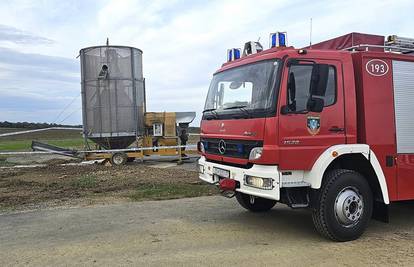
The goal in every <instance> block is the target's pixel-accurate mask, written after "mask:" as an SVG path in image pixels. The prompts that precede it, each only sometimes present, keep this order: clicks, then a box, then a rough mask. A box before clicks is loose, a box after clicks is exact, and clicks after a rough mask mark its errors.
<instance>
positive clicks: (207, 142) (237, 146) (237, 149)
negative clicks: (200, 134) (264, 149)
mask: <svg viewBox="0 0 414 267" xmlns="http://www.w3.org/2000/svg"><path fill="white" fill-rule="evenodd" d="M221 141H222V142H221ZM201 142H203V145H204V149H205V151H206V153H208V154H214V155H221V156H225V157H233V158H243V159H247V158H249V154H250V151H251V150H252V149H253V148H254V147H261V146H263V142H262V141H247V140H229V139H212V138H201ZM220 142H221V144H223V142H224V144H225V150H224V153H222V151H223V150H221V151H220V149H219V148H220Z"/></svg>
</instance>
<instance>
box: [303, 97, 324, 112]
mask: <svg viewBox="0 0 414 267" xmlns="http://www.w3.org/2000/svg"><path fill="white" fill-rule="evenodd" d="M324 105H325V101H324V100H323V99H322V98H312V97H310V98H309V100H308V103H307V104H306V106H307V110H308V111H313V112H322V110H323V107H324Z"/></svg>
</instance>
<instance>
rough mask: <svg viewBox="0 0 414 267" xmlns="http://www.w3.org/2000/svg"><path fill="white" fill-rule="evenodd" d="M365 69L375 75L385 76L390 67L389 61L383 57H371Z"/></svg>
mask: <svg viewBox="0 0 414 267" xmlns="http://www.w3.org/2000/svg"><path fill="white" fill-rule="evenodd" d="M365 69H366V70H367V72H368V73H369V74H371V75H373V76H384V75H385V74H387V73H388V70H389V67H388V64H387V62H385V61H383V60H381V59H371V60H370V61H368V62H367V64H366V65H365Z"/></svg>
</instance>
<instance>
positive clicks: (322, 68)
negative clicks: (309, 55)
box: [309, 64, 329, 97]
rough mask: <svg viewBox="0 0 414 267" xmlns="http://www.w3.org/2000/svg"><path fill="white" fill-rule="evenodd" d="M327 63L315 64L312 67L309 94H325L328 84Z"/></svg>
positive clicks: (320, 95) (321, 95)
mask: <svg viewBox="0 0 414 267" xmlns="http://www.w3.org/2000/svg"><path fill="white" fill-rule="evenodd" d="M328 77H329V65H327V64H315V65H314V66H313V68H312V76H311V85H310V92H309V93H310V95H311V96H319V97H323V96H325V92H326V87H327V85H328Z"/></svg>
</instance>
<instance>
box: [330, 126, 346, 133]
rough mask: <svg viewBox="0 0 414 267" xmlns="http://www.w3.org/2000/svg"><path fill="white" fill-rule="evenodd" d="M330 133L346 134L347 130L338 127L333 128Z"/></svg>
mask: <svg viewBox="0 0 414 267" xmlns="http://www.w3.org/2000/svg"><path fill="white" fill-rule="evenodd" d="M329 131H330V132H334V133H339V132H344V131H345V129H344V128H339V127H338V126H333V127H331V128H330V129H329Z"/></svg>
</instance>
